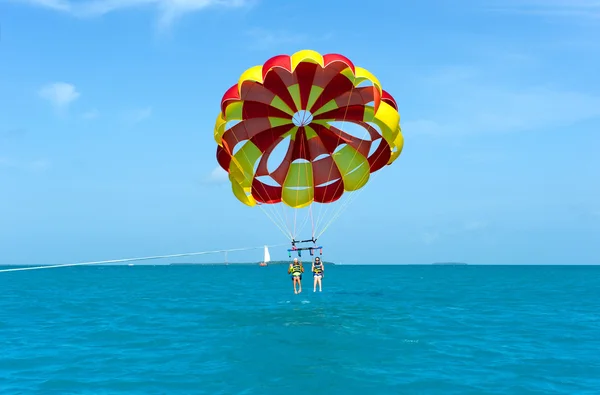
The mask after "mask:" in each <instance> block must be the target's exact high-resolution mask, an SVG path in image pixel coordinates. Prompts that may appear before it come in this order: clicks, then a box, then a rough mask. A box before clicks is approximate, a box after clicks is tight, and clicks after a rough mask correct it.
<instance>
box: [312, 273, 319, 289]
mask: <svg viewBox="0 0 600 395" xmlns="http://www.w3.org/2000/svg"><path fill="white" fill-rule="evenodd" d="M318 282H319V278H318V276H314V281H313V292H317V283H318Z"/></svg>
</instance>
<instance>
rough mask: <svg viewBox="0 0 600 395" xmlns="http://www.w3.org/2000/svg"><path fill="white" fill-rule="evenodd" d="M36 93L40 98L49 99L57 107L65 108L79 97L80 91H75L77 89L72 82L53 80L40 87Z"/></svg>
mask: <svg viewBox="0 0 600 395" xmlns="http://www.w3.org/2000/svg"><path fill="white" fill-rule="evenodd" d="M38 95H39V96H40V97H41V98H42V99H44V100H47V101H49V102H50V103H51V104H52V105H53V106H54V107H56V108H57V109H65V108H67V107H68V106H69V104H71V103H72V102H74V101H75V100H77V99H78V98H79V96H80V93H79V92H77V89H76V88H75V86H74V85H72V84H68V83H66V82H54V83H51V84H47V85H44V86H43V87H41V88H40V90H39V91H38Z"/></svg>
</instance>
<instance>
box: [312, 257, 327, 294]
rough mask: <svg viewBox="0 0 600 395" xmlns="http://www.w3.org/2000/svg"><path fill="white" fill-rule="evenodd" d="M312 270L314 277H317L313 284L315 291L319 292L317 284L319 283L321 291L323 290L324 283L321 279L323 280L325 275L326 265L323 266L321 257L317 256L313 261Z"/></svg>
mask: <svg viewBox="0 0 600 395" xmlns="http://www.w3.org/2000/svg"><path fill="white" fill-rule="evenodd" d="M312 272H313V277H314V278H315V281H314V284H313V292H317V284H319V292H321V291H322V290H323V289H322V288H323V285H322V283H321V281H322V280H323V276H324V275H325V267H324V266H323V261H321V258H319V257H316V258H315V260H314V261H313V264H312Z"/></svg>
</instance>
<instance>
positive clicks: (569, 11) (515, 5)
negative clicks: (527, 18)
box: [488, 0, 600, 19]
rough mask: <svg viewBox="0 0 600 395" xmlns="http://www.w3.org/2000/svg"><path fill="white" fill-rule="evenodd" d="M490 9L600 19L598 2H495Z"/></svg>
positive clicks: (520, 0) (594, 0) (533, 0)
mask: <svg viewBox="0 0 600 395" xmlns="http://www.w3.org/2000/svg"><path fill="white" fill-rule="evenodd" d="M488 9H489V10H492V11H499V12H509V13H520V14H530V15H540V16H553V17H576V18H593V19H596V18H600V2H599V1H597V0H495V1H490V2H489V3H488Z"/></svg>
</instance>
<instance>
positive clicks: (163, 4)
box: [13, 0, 251, 27]
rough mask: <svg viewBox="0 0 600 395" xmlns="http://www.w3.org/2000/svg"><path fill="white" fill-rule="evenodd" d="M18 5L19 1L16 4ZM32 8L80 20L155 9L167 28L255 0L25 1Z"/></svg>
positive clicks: (161, 24) (160, 21)
mask: <svg viewBox="0 0 600 395" xmlns="http://www.w3.org/2000/svg"><path fill="white" fill-rule="evenodd" d="M13 1H18V0H13ZM21 2H24V3H29V4H31V5H35V6H39V7H44V8H49V9H52V10H55V11H60V12H65V13H68V14H71V15H73V16H76V17H81V18H84V17H97V16H102V15H105V14H108V13H111V12H116V11H120V10H124V9H130V8H141V7H149V6H152V7H155V8H157V9H158V10H159V13H160V16H159V25H160V26H162V27H166V26H168V25H170V24H171V23H172V22H173V21H174V20H175V19H177V18H178V17H180V16H182V15H184V14H187V13H191V12H195V11H200V10H203V9H205V8H209V7H229V8H239V7H242V6H245V5H248V4H250V3H251V0H77V1H74V0H21Z"/></svg>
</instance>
